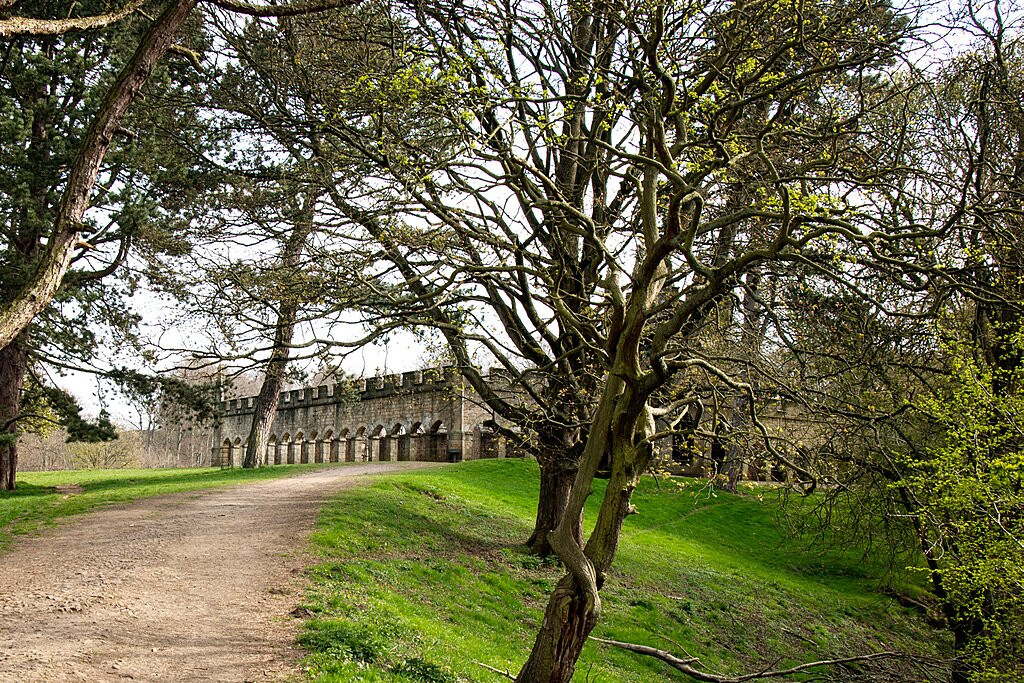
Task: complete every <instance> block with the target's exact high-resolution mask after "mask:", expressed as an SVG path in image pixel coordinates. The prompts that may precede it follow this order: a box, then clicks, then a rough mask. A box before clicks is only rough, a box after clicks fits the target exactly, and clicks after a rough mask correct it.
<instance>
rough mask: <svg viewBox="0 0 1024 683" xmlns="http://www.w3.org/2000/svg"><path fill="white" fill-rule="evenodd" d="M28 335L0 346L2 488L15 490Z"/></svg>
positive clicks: (0, 461) (0, 457)
mask: <svg viewBox="0 0 1024 683" xmlns="http://www.w3.org/2000/svg"><path fill="white" fill-rule="evenodd" d="M25 341H26V340H25V335H24V334H23V335H21V336H19V337H18V338H17V339H15V340H14V342H12V343H10V344H8V345H7V346H5V347H4V348H3V349H0V425H2V427H3V432H4V433H3V435H2V437H3V441H2V442H0V490H3V491H13V490H14V488H15V486H16V484H15V476H16V475H17V472H18V441H17V438H18V424H17V418H18V413H19V412H20V410H21V387H22V384H24V381H25V373H26V372H27V370H28V354H27V353H26V352H25Z"/></svg>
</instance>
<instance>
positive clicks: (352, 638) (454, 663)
mask: <svg viewBox="0 0 1024 683" xmlns="http://www.w3.org/2000/svg"><path fill="white" fill-rule="evenodd" d="M601 487H602V482H598V484H597V485H596V488H597V490H598V491H597V492H598V493H600V489H601ZM536 495H537V470H536V466H535V465H534V464H532V463H530V462H526V461H511V460H509V461H494V460H492V461H482V462H471V463H466V464H462V465H458V466H451V467H447V468H444V469H441V470H430V471H419V472H412V473H403V474H400V475H394V476H389V477H387V478H385V479H382V480H380V481H378V482H376V483H375V484H373V485H372V486H369V487H366V488H362V489H358V490H354V491H348V492H346V493H344V494H343V495H342V496H341V497H339V498H338V499H336V500H335V501H334V502H333V503H332V504H331V505H329V506H328V507H327V508H325V509H324V510H323V511H322V513H321V516H320V520H319V527H318V531H317V532H316V533H315V534H314V536H313V542H314V545H315V546H316V548H317V549H318V551H319V552H320V553H321V554H322V556H323V562H322V563H321V564H319V565H318V566H316V567H315V568H314V569H313V570H312V578H313V581H312V586H311V588H310V592H309V594H308V599H307V604H306V605H305V607H306V609H307V610H308V611H309V613H310V615H311V617H310V619H309V620H308V621H307V622H306V624H305V627H304V631H303V634H302V636H301V637H300V643H301V644H302V645H304V646H305V647H306V648H307V649H308V650H309V651H310V655H309V656H308V657H307V659H306V669H305V671H306V675H307V677H308V678H309V679H310V680H315V681H389V682H398V681H402V682H409V681H432V682H445V683H453V682H455V681H500V680H504V678H503V677H502V676H500V675H498V674H495V673H492V672H490V671H488V670H487V669H486V668H485V667H483V666H481V665H480V663H483V664H486V665H488V666H490V667H494V668H497V669H502V670H509V671H511V672H512V673H515V672H516V671H517V670H518V667H519V666H520V665H521V663H522V662H523V661H524V660H525V658H526V656H527V654H528V653H529V649H530V646H531V645H532V641H533V637H534V635H535V633H536V629H537V627H538V625H539V623H540V620H541V619H542V618H543V608H544V605H545V603H546V601H547V598H548V595H549V593H550V591H551V589H552V587H553V586H554V584H555V582H556V581H557V580H558V578H559V576H560V575H561V570H560V568H559V567H558V566H555V565H554V564H553V563H545V562H541V561H540V560H538V559H537V558H535V557H532V556H530V555H527V554H525V553H524V552H523V550H522V548H521V547H520V546H519V545H518V544H519V543H521V542H522V541H523V540H525V538H526V537H527V535H528V534H529V532H530V530H531V527H532V515H533V513H534V508H535V505H536V499H535V496H536ZM761 498H764V500H762V499H761ZM634 500H635V502H636V505H637V507H638V508H639V511H640V514H638V515H635V516H631V517H630V518H629V519H628V520H627V521H626V524H625V527H624V532H623V537H622V543H621V546H620V550H619V554H618V557H617V559H616V562H615V568H614V570H613V572H612V573H611V575H610V576H609V577H608V580H607V582H606V584H605V587H604V588H603V589H602V601H603V611H602V616H601V621H600V623H599V625H598V627H597V630H596V631H595V633H594V635H596V636H598V637H604V638H610V639H614V640H625V641H632V642H638V643H644V644H648V645H652V646H655V647H660V648H662V649H668V650H671V651H675V652H676V653H678V654H680V655H683V653H684V652H688V653H690V654H692V655H699V656H700V658H701V661H702V662H703V664H705V665H706V666H707V667H709V668H711V669H714V670H717V671H720V672H738V671H750V670H756V669H758V668H759V667H760V668H763V667H765V666H767V665H777V666H783V665H786V664H795V663H799V662H802V661H809V660H812V659H818V658H820V657H822V656H843V655H849V654H863V653H866V652H873V651H880V650H888V649H906V650H911V651H916V652H923V653H932V654H934V653H935V652H937V651H941V650H942V649H943V643H942V640H941V636H939V635H938V634H936V633H935V632H934V631H932V630H930V629H929V628H928V627H927V626H926V625H925V624H924V623H923V620H922V619H921V618H920V616H919V615H917V614H916V613H913V612H910V611H908V610H907V609H905V608H903V607H900V606H899V605H898V604H897V603H896V602H895V601H893V600H891V599H889V598H887V597H884V596H883V595H882V594H881V593H880V592H879V588H880V584H879V582H878V580H877V579H876V578H875V577H876V576H877V575H879V574H880V572H881V571H882V567H881V565H880V563H879V562H877V561H874V560H872V559H871V558H870V557H869V556H868V557H865V554H864V553H863V552H861V551H859V550H858V549H856V548H853V549H847V550H837V551H833V552H831V553H829V554H825V555H821V554H819V555H810V554H804V553H800V552H798V551H795V550H793V549H792V544H791V543H787V542H786V539H785V538H784V537H783V536H782V535H780V533H779V531H778V530H777V529H776V527H775V525H774V523H773V522H774V519H775V516H776V514H777V512H778V506H777V502H774V501H773V500H771V496H756V495H740V496H731V495H726V494H722V493H718V494H717V495H711V493H710V492H709V491H708V490H707V489H706V488H702V487H701V485H700V484H698V483H694V482H689V483H685V484H683V485H682V486H675V485H667V484H664V483H663V484H661V485H660V487H659V486H657V485H656V484H655V483H653V482H651V481H646V482H644V484H643V485H642V486H641V487H640V489H639V490H638V491H637V494H636V495H635V498H634ZM598 504H599V496H593V497H592V498H591V500H590V506H589V509H588V519H593V517H594V515H595V514H596V508H597V505H598ZM576 679H577V680H579V681H590V682H593V683H597V682H599V681H606V682H609V683H611V682H618V681H625V682H636V683H640V682H646V681H672V680H681V676H680V675H679V674H678V673H675V672H673V671H672V670H670V669H669V668H668V667H667V666H665V665H663V664H661V663H660V662H658V661H656V660H653V659H650V658H643V657H640V656H638V655H633V654H630V653H627V652H624V651H622V650H617V649H610V648H607V647H603V646H600V645H598V644H596V643H591V644H589V645H588V646H587V648H586V649H585V651H584V653H583V657H582V659H581V662H580V665H579V667H578V668H577V675H576ZM905 680H918V679H917V678H915V677H913V676H911V675H910V674H909V673H908V676H907V678H906V679H905Z"/></svg>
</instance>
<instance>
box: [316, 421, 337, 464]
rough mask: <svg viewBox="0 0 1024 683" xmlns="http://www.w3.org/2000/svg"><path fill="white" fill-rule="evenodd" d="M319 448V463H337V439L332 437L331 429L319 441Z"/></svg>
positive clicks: (332, 431)
mask: <svg viewBox="0 0 1024 683" xmlns="http://www.w3.org/2000/svg"><path fill="white" fill-rule="evenodd" d="M320 448H321V450H320V455H321V460H319V462H338V437H336V436H335V435H334V430H333V429H328V430H327V431H326V432H324V435H323V437H321V439H320Z"/></svg>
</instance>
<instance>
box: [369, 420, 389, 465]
mask: <svg viewBox="0 0 1024 683" xmlns="http://www.w3.org/2000/svg"><path fill="white" fill-rule="evenodd" d="M369 445H370V447H369V450H368V451H367V455H368V456H369V457H367V460H369V461H371V462H372V461H377V460H390V459H391V439H389V438H388V431H387V430H386V429H384V425H381V424H379V425H377V426H376V427H374V428H373V429H372V430H370V444H369Z"/></svg>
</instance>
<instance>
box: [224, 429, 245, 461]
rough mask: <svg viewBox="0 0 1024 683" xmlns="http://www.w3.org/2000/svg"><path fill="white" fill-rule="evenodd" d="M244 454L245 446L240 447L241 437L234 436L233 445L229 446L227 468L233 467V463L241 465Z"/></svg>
mask: <svg viewBox="0 0 1024 683" xmlns="http://www.w3.org/2000/svg"><path fill="white" fill-rule="evenodd" d="M244 453H245V446H243V445H242V437H240V436H236V437H235V441H234V443H232V444H231V454H230V455H229V456H228V467H234V466H235V462H237V463H238V464H239V465H241V464H242V458H243V457H244Z"/></svg>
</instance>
